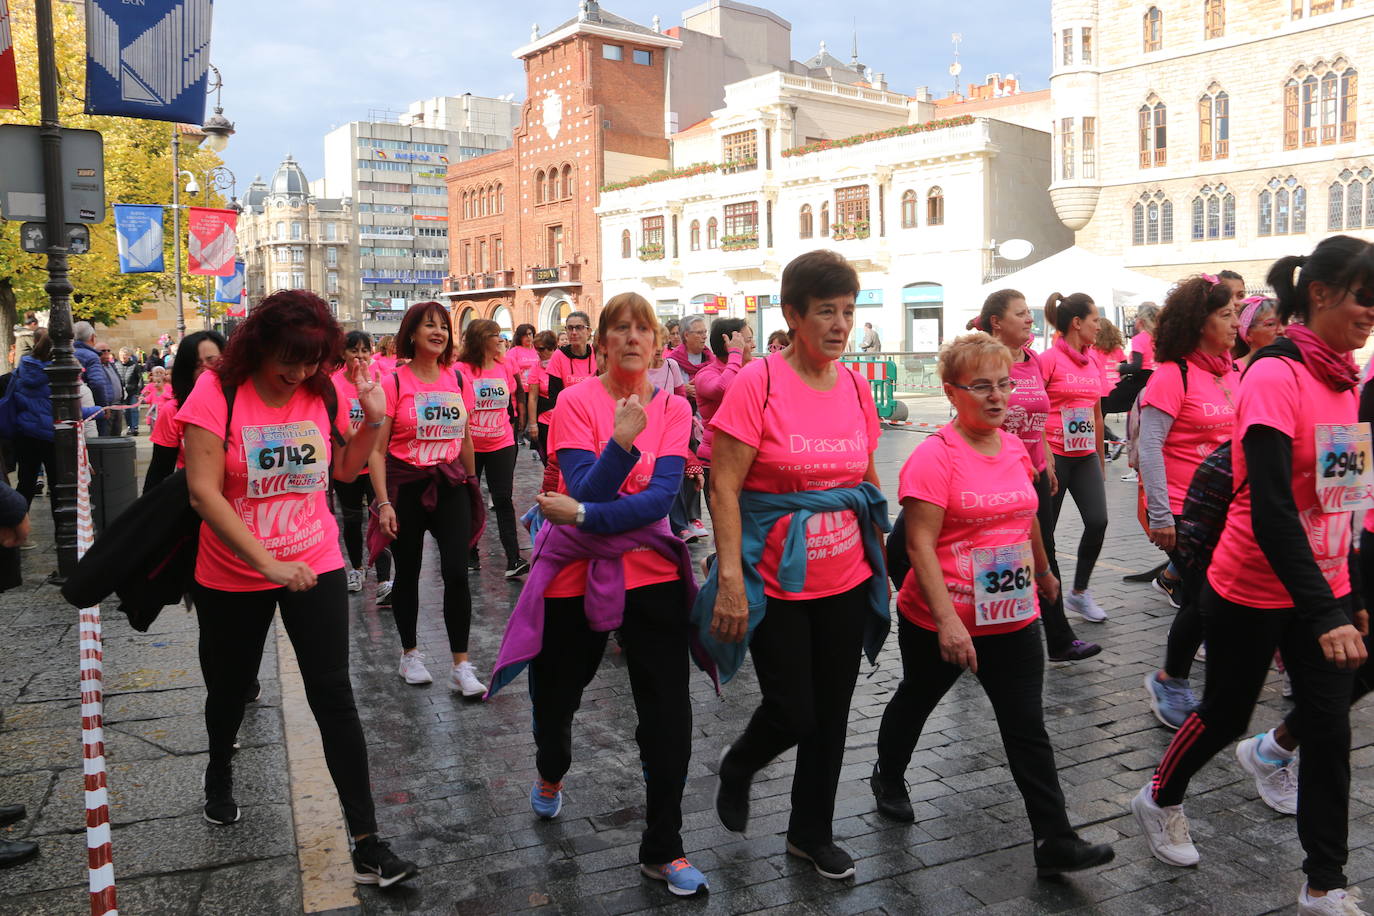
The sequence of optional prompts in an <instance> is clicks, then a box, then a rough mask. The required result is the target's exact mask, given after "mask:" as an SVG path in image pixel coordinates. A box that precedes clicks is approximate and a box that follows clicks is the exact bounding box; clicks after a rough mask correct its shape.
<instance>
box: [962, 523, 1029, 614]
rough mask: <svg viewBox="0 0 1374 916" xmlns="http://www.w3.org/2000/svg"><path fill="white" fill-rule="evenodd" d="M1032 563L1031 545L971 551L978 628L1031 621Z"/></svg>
mask: <svg viewBox="0 0 1374 916" xmlns="http://www.w3.org/2000/svg"><path fill="white" fill-rule="evenodd" d="M1037 610H1038V607H1037V605H1036V603H1035V562H1034V555H1033V554H1032V553H1031V545H1030V541H1022V542H1021V543H1020V544H1007V545H1006V546H1003V547H977V548H974V551H973V616H974V621H975V622H976V623H977V624H978V626H980V627H991V626H997V625H999V624H1004V623H1016V622H1017V621H1021V620H1029V619H1030V618H1032V617H1034V616H1035V614H1036V611H1037Z"/></svg>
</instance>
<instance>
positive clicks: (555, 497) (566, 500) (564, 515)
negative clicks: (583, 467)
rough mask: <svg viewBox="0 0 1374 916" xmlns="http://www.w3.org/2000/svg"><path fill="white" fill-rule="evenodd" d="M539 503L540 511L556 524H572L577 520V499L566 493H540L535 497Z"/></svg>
mask: <svg viewBox="0 0 1374 916" xmlns="http://www.w3.org/2000/svg"><path fill="white" fill-rule="evenodd" d="M534 501H535V502H537V503H539V511H540V512H543V513H544V518H546V519H548V520H549V521H551V522H553V523H554V524H555V525H572V524H576V522H577V500H575V499H573V498H572V497H571V496H569V495H568V494H566V493H540V494H539V495H538V496H536V497H535V498H534Z"/></svg>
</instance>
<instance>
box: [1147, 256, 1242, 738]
mask: <svg viewBox="0 0 1374 916" xmlns="http://www.w3.org/2000/svg"><path fill="white" fill-rule="evenodd" d="M1236 323H1237V322H1236V310H1235V306H1234V300H1233V298H1232V296H1231V290H1230V289H1229V288H1228V287H1227V286H1226V285H1225V284H1224V283H1221V282H1218V280H1217V278H1216V277H1213V276H1210V275H1207V274H1203V275H1202V276H1197V277H1189V278H1188V279H1186V280H1183V281H1181V282H1180V283H1179V284H1178V285H1177V286H1175V287H1174V288H1173V289H1172V290H1170V291H1169V298H1168V299H1167V300H1165V303H1164V309H1163V311H1161V312H1160V313H1159V326H1158V329H1157V331H1156V336H1155V356H1156V359H1157V362H1156V365H1155V371H1154V373H1153V374H1152V375H1151V376H1150V380H1149V382H1147V383H1146V384H1145V390H1144V392H1142V393H1141V395H1140V430H1139V432H1138V433H1137V439H1138V440H1139V441H1138V442H1137V449H1138V451H1139V455H1140V480H1141V483H1142V485H1143V486H1144V488H1145V511H1146V518H1147V521H1148V523H1149V529H1148V534H1149V537H1150V542H1151V543H1152V544H1154V545H1155V546H1156V547H1158V548H1159V549H1160V550H1163V551H1164V552H1165V553H1167V554H1169V559H1170V560H1171V561H1173V562H1172V567H1173V568H1174V569H1175V570H1178V574H1177V575H1182V574H1183V573H1184V571H1185V570H1186V569H1187V568H1188V565H1187V564H1186V563H1185V562H1184V558H1183V557H1179V556H1177V555H1176V554H1175V552H1174V547H1175V535H1176V532H1175V528H1174V526H1175V524H1176V522H1177V520H1178V518H1179V516H1180V515H1182V514H1183V498H1184V497H1185V496H1186V495H1187V494H1188V486H1189V485H1190V484H1191V483H1192V481H1193V472H1195V471H1196V470H1197V468H1198V465H1200V464H1201V463H1202V461H1203V459H1204V458H1206V457H1207V456H1208V455H1210V454H1211V453H1212V452H1213V451H1215V450H1216V448H1217V446H1219V445H1221V444H1222V443H1223V442H1226V441H1227V440H1229V439H1230V438H1231V430H1232V427H1233V425H1234V424H1235V419H1236V406H1235V405H1236V397H1237V396H1238V395H1239V393H1240V373H1239V372H1238V371H1236V366H1235V363H1234V362H1233V361H1232V359H1231V347H1232V346H1233V345H1234V344H1235V341H1236ZM1177 575H1176V576H1172V577H1171V576H1170V572H1169V570H1167V569H1166V570H1164V571H1163V572H1161V573H1160V579H1159V580H1157V581H1161V585H1159V586H1157V587H1158V588H1160V589H1161V590H1164V591H1166V593H1167V594H1168V595H1169V597H1170V599H1171V602H1172V603H1174V604H1175V606H1176V607H1178V608H1179V610H1178V613H1177V614H1175V615H1174V623H1173V626H1172V627H1171V628H1170V630H1169V641H1168V648H1167V650H1166V652H1165V656H1164V668H1163V669H1162V670H1160V671H1155V672H1151V673H1150V674H1149V675H1147V676H1146V678H1145V693H1146V696H1147V698H1148V699H1149V701H1150V708H1151V709H1152V710H1153V711H1154V714H1155V717H1156V718H1157V719H1159V721H1160V722H1162V723H1163V724H1164V725H1166V726H1168V727H1169V728H1178V727H1179V726H1180V725H1182V724H1183V723H1184V721H1185V720H1186V719H1187V718H1188V716H1189V714H1190V713H1192V712H1193V710H1194V709H1196V708H1197V698H1196V697H1195V696H1194V695H1193V692H1192V686H1191V684H1189V682H1188V676H1189V674H1190V673H1191V671H1192V667H1193V655H1194V654H1195V653H1196V652H1197V650H1198V647H1199V646H1200V645H1202V618H1201V617H1200V616H1199V614H1198V608H1197V595H1198V592H1199V591H1200V590H1201V588H1202V583H1201V582H1196V581H1194V577H1193V576H1191V575H1189V576H1184V577H1183V579H1182V580H1180V579H1179V578H1177ZM1170 578H1172V582H1169V581H1167V580H1168V579H1170Z"/></svg>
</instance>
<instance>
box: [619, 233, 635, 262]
mask: <svg viewBox="0 0 1374 916" xmlns="http://www.w3.org/2000/svg"><path fill="white" fill-rule="evenodd" d="M631 244H632V243H631V242H630V230H629V229H626V230H625V231H624V232H622V233H620V256H621V257H622V258H628V257H629V256H630V248H631Z"/></svg>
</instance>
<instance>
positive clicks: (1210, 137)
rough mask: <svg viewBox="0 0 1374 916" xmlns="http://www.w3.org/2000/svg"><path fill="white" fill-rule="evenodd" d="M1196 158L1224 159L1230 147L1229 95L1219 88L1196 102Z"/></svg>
mask: <svg viewBox="0 0 1374 916" xmlns="http://www.w3.org/2000/svg"><path fill="white" fill-rule="evenodd" d="M1197 121H1198V124H1197V134H1198V158H1199V159H1202V160H1204V161H1206V160H1208V159H1225V158H1226V157H1227V156H1228V155H1230V149H1231V97H1230V96H1228V95H1227V94H1226V92H1225V91H1224V90H1222V89H1219V88H1214V89H1213V90H1209V91H1208V92H1207V93H1206V94H1204V95H1203V96H1202V98H1200V99H1198V103H1197Z"/></svg>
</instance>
